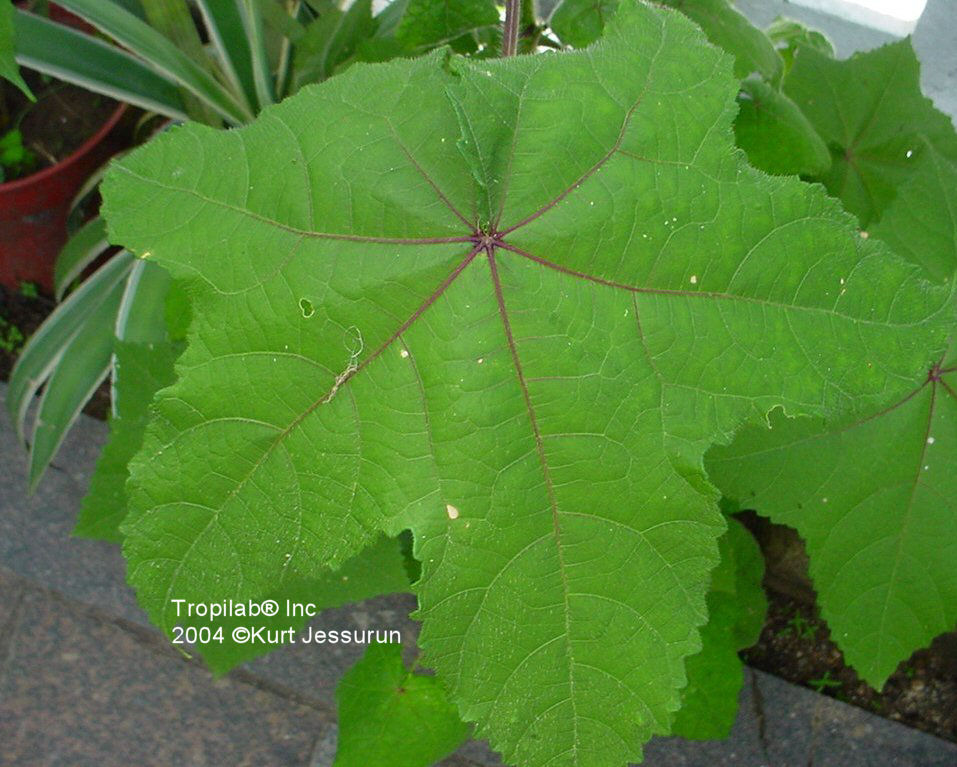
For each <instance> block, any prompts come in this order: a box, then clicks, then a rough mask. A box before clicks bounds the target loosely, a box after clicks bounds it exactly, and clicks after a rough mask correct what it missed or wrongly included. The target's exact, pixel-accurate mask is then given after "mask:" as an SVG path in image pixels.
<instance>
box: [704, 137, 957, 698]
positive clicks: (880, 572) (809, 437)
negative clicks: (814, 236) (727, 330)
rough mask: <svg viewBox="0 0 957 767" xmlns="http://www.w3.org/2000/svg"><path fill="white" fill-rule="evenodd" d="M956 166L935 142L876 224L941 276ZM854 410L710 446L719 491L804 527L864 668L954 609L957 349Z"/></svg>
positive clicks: (949, 263) (956, 237)
mask: <svg viewBox="0 0 957 767" xmlns="http://www.w3.org/2000/svg"><path fill="white" fill-rule="evenodd" d="M955 210H957V169H955V168H954V167H953V166H952V165H951V164H950V163H948V162H947V161H946V160H944V159H943V158H941V157H939V156H937V155H936V153H935V152H933V150H927V151H926V152H925V153H923V155H922V158H921V160H919V161H918V169H917V171H916V172H915V175H914V177H913V178H912V180H911V181H910V182H909V183H908V184H907V185H905V186H904V187H903V188H902V189H901V194H900V196H899V197H898V198H897V200H895V202H894V203H893V204H892V205H891V207H890V208H888V210H887V212H886V214H885V215H884V218H883V219H882V221H881V223H880V224H879V225H878V227H877V228H876V229H875V232H874V233H875V234H876V235H878V236H881V237H886V238H887V239H888V240H891V241H893V242H894V243H895V245H898V246H900V251H899V252H900V253H901V254H902V255H906V256H908V257H910V258H912V259H913V260H914V261H915V262H917V263H920V264H921V265H923V266H924V267H925V268H926V269H927V271H928V272H929V273H930V274H931V275H932V276H934V277H935V278H937V279H941V280H944V279H948V278H950V277H951V275H952V274H953V272H954V267H955V266H957V219H955V217H954V211H955ZM928 368H929V370H916V371H914V376H913V380H912V383H911V390H910V391H909V392H905V393H904V394H902V395H901V396H899V397H898V398H897V399H896V400H895V401H892V402H890V403H888V405H887V407H885V408H883V409H881V410H874V411H872V412H865V413H862V414H861V416H860V417H859V418H857V419H856V420H854V421H852V422H851V423H844V422H841V421H836V422H828V421H821V420H818V419H801V420H796V421H791V420H788V419H785V418H781V417H779V416H776V417H775V418H774V419H773V427H774V428H773V429H772V430H771V431H765V430H755V429H746V430H745V431H743V432H742V433H741V434H740V435H739V437H738V438H737V439H736V440H735V441H734V443H733V444H732V445H731V446H730V447H727V448H716V449H715V450H714V451H712V453H711V454H710V455H709V461H708V470H709V474H710V475H711V476H712V477H713V478H714V479H715V481H716V482H717V483H718V485H719V486H720V487H721V488H722V489H723V490H724V491H725V492H726V493H728V494H729V495H731V496H733V497H736V498H738V499H739V500H740V502H741V503H742V504H747V505H748V506H752V507H754V508H755V509H757V510H758V511H759V512H760V513H761V514H764V515H766V516H769V517H770V518H771V519H773V520H774V521H775V522H779V523H781V524H785V525H790V526H792V527H794V528H795V529H796V530H797V531H798V532H799V533H800V534H801V535H802V536H803V537H804V539H805V542H806V544H807V550H808V554H809V555H810V560H811V577H812V578H813V580H814V585H815V587H816V589H817V592H818V597H819V600H820V603H821V613H822V615H823V616H824V618H825V620H827V622H828V625H829V626H830V627H831V636H832V637H833V639H834V640H835V642H837V644H838V646H839V647H840V648H841V649H842V650H843V651H844V655H845V657H846V658H847V661H848V663H850V664H851V665H852V666H853V667H854V668H855V669H857V671H858V673H859V674H860V675H861V677H862V678H864V679H866V680H867V681H868V682H869V683H870V684H872V685H874V686H875V687H877V688H880V687H881V686H883V684H884V682H885V681H886V680H887V677H888V676H890V675H891V674H892V673H893V672H894V669H895V668H896V667H897V665H898V663H900V662H901V661H902V660H904V659H906V658H907V657H909V656H910V655H911V653H913V652H914V650H917V649H918V648H920V647H924V646H926V645H927V644H928V643H929V642H930V640H931V639H933V638H934V637H935V636H937V635H938V634H940V633H942V632H945V631H950V630H952V629H953V627H954V623H955V622H957V569H955V567H954V562H955V561H957V501H955V498H957V474H955V472H954V466H955V464H957V350H955V348H954V344H952V345H951V348H950V350H949V351H948V352H947V353H946V354H943V355H941V356H939V357H937V358H936V359H934V360H933V361H932V364H931V365H928Z"/></svg>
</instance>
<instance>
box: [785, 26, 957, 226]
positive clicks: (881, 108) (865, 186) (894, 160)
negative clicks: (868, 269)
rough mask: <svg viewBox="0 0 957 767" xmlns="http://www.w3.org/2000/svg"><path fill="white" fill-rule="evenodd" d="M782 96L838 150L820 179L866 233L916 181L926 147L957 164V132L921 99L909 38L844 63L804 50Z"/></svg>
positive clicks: (802, 48) (947, 118) (797, 59)
mask: <svg viewBox="0 0 957 767" xmlns="http://www.w3.org/2000/svg"><path fill="white" fill-rule="evenodd" d="M822 83H823V84H824V87H822ZM783 89H784V93H785V94H786V95H787V96H789V97H790V98H791V99H792V100H793V101H794V102H795V103H796V104H797V105H798V106H799V107H800V108H801V111H803V112H804V114H805V115H806V116H807V118H808V120H810V121H811V124H812V125H813V126H814V128H815V129H816V130H817V132H818V133H819V134H820V136H821V138H823V139H824V142H825V143H826V144H827V145H828V148H829V149H830V151H831V158H832V165H831V169H830V170H829V171H828V172H827V173H826V174H824V175H823V176H821V179H820V180H821V181H822V182H823V183H824V185H825V186H826V187H827V189H828V191H829V192H830V193H831V194H833V195H834V196H835V197H839V198H840V200H841V202H843V203H844V207H846V208H847V209H848V210H849V211H851V212H852V213H853V214H854V215H856V216H857V217H858V219H859V220H860V223H861V226H863V227H867V226H869V225H870V224H871V223H872V222H874V221H877V220H878V219H880V216H881V214H882V213H883V212H884V209H885V208H886V207H887V206H888V205H889V204H890V203H891V201H892V200H893V199H894V197H895V195H896V194H897V188H898V187H899V186H900V184H902V183H904V181H906V180H907V179H908V178H909V177H910V176H911V175H913V166H914V164H915V162H916V160H917V159H918V157H919V155H920V154H921V152H922V150H923V148H924V146H925V144H929V145H930V146H933V147H934V149H935V150H936V151H937V152H938V153H939V154H941V155H943V156H944V157H946V158H947V159H948V160H950V161H951V162H957V135H955V133H954V126H953V124H952V123H951V121H950V118H949V117H947V116H946V115H945V114H943V113H941V112H939V111H937V110H936V109H935V108H934V106H933V104H932V102H931V101H930V99H928V98H926V97H925V96H923V95H922V94H921V91H920V65H919V64H918V62H917V56H916V55H915V54H914V49H913V47H912V46H911V42H910V39H909V38H906V39H904V40H901V41H900V42H896V43H890V44H889V45H885V46H883V47H881V48H877V49H875V50H873V51H867V52H865V53H856V54H854V55H853V56H851V57H850V58H849V59H846V60H843V61H840V60H836V59H833V58H831V57H830V56H828V55H826V54H825V53H821V52H820V51H819V50H817V49H815V48H811V47H806V46H802V47H801V48H800V49H799V51H798V53H797V55H796V56H795V59H794V65H793V66H792V68H791V70H790V71H789V72H788V74H787V76H786V77H785V78H784V82H783Z"/></svg>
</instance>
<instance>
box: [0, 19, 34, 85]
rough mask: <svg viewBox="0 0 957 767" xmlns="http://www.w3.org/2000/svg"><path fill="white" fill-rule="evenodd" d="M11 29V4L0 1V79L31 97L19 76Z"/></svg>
mask: <svg viewBox="0 0 957 767" xmlns="http://www.w3.org/2000/svg"><path fill="white" fill-rule="evenodd" d="M14 34H15V33H14V29H13V4H12V3H11V2H10V0H0V78H3V79H6V80H9V81H10V82H11V83H13V84H14V85H16V86H17V87H18V88H19V89H20V90H21V91H23V93H24V95H26V96H29V97H30V98H32V97H33V94H32V93H31V92H30V88H29V87H28V86H27V84H26V83H25V82H23V78H22V77H21V76H20V68H19V67H18V66H17V60H16V44H15V42H14V40H15V37H14Z"/></svg>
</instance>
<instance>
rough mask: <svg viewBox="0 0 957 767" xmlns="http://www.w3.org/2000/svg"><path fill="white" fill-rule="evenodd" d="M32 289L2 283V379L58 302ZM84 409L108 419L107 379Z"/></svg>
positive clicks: (108, 394)
mask: <svg viewBox="0 0 957 767" xmlns="http://www.w3.org/2000/svg"><path fill="white" fill-rule="evenodd" d="M33 292H34V291H32V290H30V288H26V290H21V291H20V292H18V291H15V290H10V289H9V288H6V287H4V286H3V285H0V381H6V380H8V379H9V378H10V371H11V370H13V365H14V363H15V362H16V359H17V355H19V353H20V348H21V347H22V343H23V339H26V338H29V337H30V336H31V335H32V334H33V331H35V330H36V329H37V328H38V327H39V326H40V323H41V322H43V320H44V319H46V317H47V315H48V314H49V313H50V312H51V311H53V308H54V307H55V306H56V302H55V301H54V300H53V299H52V298H50V297H48V296H45V295H43V294H42V293H40V294H38V295H35V296H34V295H32V294H33ZM5 342H6V343H5ZM11 347H12V348H11ZM83 412H84V413H86V414H87V415H91V416H93V417H94V418H99V419H100V420H105V419H106V417H107V414H108V413H109V412H110V387H109V382H108V381H104V382H103V384H101V385H100V388H99V389H97V390H96V392H95V393H94V395H93V397H92V398H91V399H90V401H89V402H88V403H87V404H86V406H85V407H84V408H83Z"/></svg>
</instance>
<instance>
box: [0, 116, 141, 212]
mask: <svg viewBox="0 0 957 767" xmlns="http://www.w3.org/2000/svg"><path fill="white" fill-rule="evenodd" d="M128 108H129V104H127V103H126V102H125V101H121V102H119V105H118V106H117V107H116V109H115V110H114V111H113V114H112V115H110V117H109V119H107V120H106V122H104V123H103V125H101V126H100V128H99V130H97V131H96V132H95V133H94V134H92V135H91V136H90V137H89V138H88V139H87V140H86V141H84V142H83V143H82V144H80V146H78V147H77V148H76V149H74V150H73V152H71V153H70V154H68V155H67V156H66V157H64V158H63V159H62V160H60V161H59V162H58V163H56V164H55V165H51V166H50V167H49V168H44V169H43V170H41V171H38V172H37V173H31V174H30V175H29V176H25V177H23V178H18V179H17V180H16V181H7V182H6V183H3V184H0V193H4V192H16V191H19V190H20V189H22V188H24V187H27V186H30V185H31V184H38V183H42V182H43V181H45V180H46V179H48V178H49V177H51V176H55V175H57V174H58V173H61V172H62V171H64V170H66V168H67V167H68V166H70V165H74V164H76V163H77V162H79V161H80V160H81V159H82V158H83V157H84V156H85V155H87V154H89V153H90V152H91V151H92V150H93V148H94V147H96V145H97V144H99V143H101V142H102V141H103V140H104V139H105V138H106V137H107V135H108V134H109V133H110V131H112V130H113V128H115V127H116V125H117V123H118V122H119V121H120V120H121V119H122V117H123V115H124V114H126V110H127V109H128Z"/></svg>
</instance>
